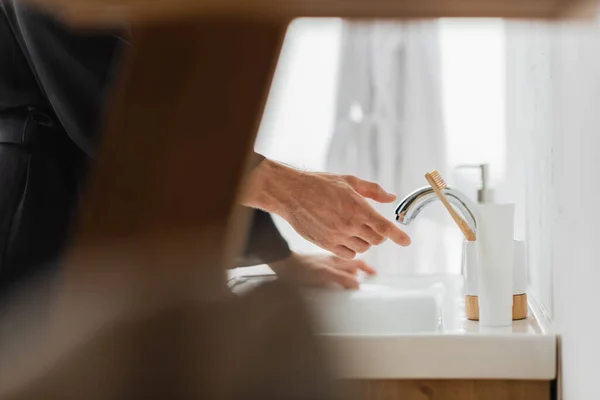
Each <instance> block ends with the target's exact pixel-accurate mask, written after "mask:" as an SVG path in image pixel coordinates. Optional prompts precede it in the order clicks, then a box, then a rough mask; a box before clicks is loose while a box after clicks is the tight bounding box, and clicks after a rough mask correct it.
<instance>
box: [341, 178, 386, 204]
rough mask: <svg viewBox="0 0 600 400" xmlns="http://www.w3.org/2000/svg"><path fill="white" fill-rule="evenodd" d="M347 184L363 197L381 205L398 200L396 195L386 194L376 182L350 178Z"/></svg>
mask: <svg viewBox="0 0 600 400" xmlns="http://www.w3.org/2000/svg"><path fill="white" fill-rule="evenodd" d="M347 182H348V184H349V185H350V186H352V188H353V189H354V190H356V191H357V192H358V193H359V194H360V195H361V196H363V197H366V198H368V199H373V200H375V201H378V202H379V203H391V202H392V201H395V200H396V195H395V194H392V193H388V192H386V191H385V190H384V189H383V188H382V187H381V186H379V185H378V184H376V183H374V182H368V181H363V180H362V179H358V178H356V177H353V176H351V177H348V178H347Z"/></svg>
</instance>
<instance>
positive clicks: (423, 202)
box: [395, 186, 477, 233]
mask: <svg viewBox="0 0 600 400" xmlns="http://www.w3.org/2000/svg"><path fill="white" fill-rule="evenodd" d="M442 191H443V192H444V194H445V195H446V198H447V199H448V201H449V202H450V204H452V205H454V206H456V208H458V211H459V212H460V213H461V214H462V216H463V218H465V220H466V221H467V223H468V224H469V226H470V227H471V229H473V232H475V233H477V220H476V219H475V215H474V214H473V212H472V211H471V210H475V206H474V205H473V203H472V202H471V201H470V200H469V198H468V197H467V195H465V194H464V193H462V192H460V191H458V190H456V189H451V188H448V187H447V188H445V189H442ZM436 200H438V201H439V197H438V196H437V195H436V194H435V192H434V191H433V189H432V188H431V187H429V186H425V187H422V188H420V189H417V190H415V191H414V192H412V193H411V194H409V195H408V196H406V197H405V198H404V199H403V200H402V201H401V202H400V204H398V207H396V211H395V214H396V221H398V222H399V223H401V224H403V225H409V224H410V223H411V222H413V221H414V220H415V218H417V216H418V215H419V213H420V212H421V211H423V209H424V208H425V207H427V206H428V205H429V204H431V203H433V202H434V201H436Z"/></svg>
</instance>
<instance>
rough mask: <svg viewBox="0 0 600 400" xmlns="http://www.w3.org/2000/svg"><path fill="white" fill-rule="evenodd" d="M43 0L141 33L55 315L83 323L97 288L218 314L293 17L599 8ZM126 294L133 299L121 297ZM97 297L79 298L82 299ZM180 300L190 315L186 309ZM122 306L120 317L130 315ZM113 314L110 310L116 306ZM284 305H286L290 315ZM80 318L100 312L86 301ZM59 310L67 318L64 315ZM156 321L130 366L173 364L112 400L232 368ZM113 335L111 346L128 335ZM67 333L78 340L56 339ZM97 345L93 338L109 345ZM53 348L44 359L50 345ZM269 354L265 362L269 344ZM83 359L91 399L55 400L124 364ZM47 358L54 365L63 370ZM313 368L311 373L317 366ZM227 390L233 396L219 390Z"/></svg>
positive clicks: (510, 394) (488, 391)
mask: <svg viewBox="0 0 600 400" xmlns="http://www.w3.org/2000/svg"><path fill="white" fill-rule="evenodd" d="M29 1H30V2H31V3H35V4H37V5H38V6H41V7H44V8H45V9H47V10H49V11H50V12H54V13H56V14H57V15H58V16H59V17H60V18H62V19H64V20H65V21H67V22H69V23H71V24H73V25H78V26H80V27H86V28H89V27H95V28H97V27H108V26H110V27H123V26H126V27H128V28H131V32H132V34H133V38H132V43H133V46H132V47H131V48H130V49H129V54H127V63H126V67H125V68H124V70H123V71H121V79H120V82H119V83H120V84H119V87H118V90H117V91H116V96H115V98H114V101H113V102H112V107H111V108H110V110H112V112H111V113H110V116H109V119H108V123H107V129H106V132H105V134H104V135H103V137H102V141H101V145H100V148H99V151H98V162H97V165H96V170H95V172H94V174H93V180H92V182H91V184H90V188H89V191H88V194H87V200H86V203H85V205H84V210H83V212H82V217H81V224H80V229H79V232H78V235H77V239H76V241H75V243H74V247H73V249H72V252H71V254H70V257H69V259H68V263H69V265H68V266H69V268H68V270H67V274H66V282H67V284H66V288H67V291H68V290H71V292H70V296H69V295H66V297H64V302H62V303H61V302H60V301H59V302H58V305H57V306H56V307H53V310H54V312H55V314H53V317H48V324H49V325H50V326H54V325H60V324H63V326H71V325H72V326H77V324H79V325H81V322H79V321H77V320H76V317H75V316H74V317H73V318H72V319H71V320H69V317H68V316H65V315H63V314H64V313H68V312H70V311H69V310H71V309H72V306H73V304H72V303H73V300H74V299H80V297H77V296H82V295H83V294H86V295H87V296H88V297H89V296H92V295H93V294H96V295H97V296H98V298H97V299H88V300H89V302H90V304H95V301H96V300H99V299H100V300H103V299H104V298H103V296H105V294H106V293H110V298H111V301H112V303H111V304H112V306H115V307H123V308H128V307H131V306H132V304H133V305H135V304H137V305H139V304H145V305H148V304H154V305H156V307H157V309H160V307H161V303H165V304H167V303H172V302H173V299H174V298H177V299H178V301H179V302H180V303H182V304H183V303H185V302H186V301H189V302H190V303H194V304H195V306H197V304H198V303H201V304H204V305H206V306H207V307H209V309H210V310H213V309H214V307H213V308H210V307H212V306H211V304H213V303H211V301H213V300H214V296H218V294H219V293H221V290H222V289H225V279H224V273H223V270H224V268H225V267H227V266H228V265H230V263H231V261H232V259H233V256H234V254H235V253H236V252H237V251H239V249H240V248H241V246H242V245H243V243H244V239H245V231H246V229H245V226H246V225H245V224H246V222H247V221H246V218H244V216H243V215H242V214H239V213H234V211H233V210H234V205H235V201H236V197H237V195H238V185H239V183H240V181H241V180H242V179H243V177H244V173H245V172H246V170H247V166H248V165H249V162H248V160H249V154H250V151H251V149H252V145H253V142H254V137H255V134H256V132H257V129H258V125H259V122H260V117H261V115H262V111H263V107H264V102H265V99H266V96H267V93H268V90H269V87H270V83H271V78H272V75H273V71H274V68H275V63H276V60H277V57H278V54H279V51H280V48H281V43H282V40H283V36H284V33H285V30H286V27H287V25H288V23H289V21H291V20H292V19H293V18H296V17H304V16H332V17H353V18H364V17H367V18H377V17H381V18H424V17H443V16H456V17H514V18H556V17H561V16H568V15H582V16H590V15H593V14H594V10H595V5H596V2H595V1H591V0H256V1H253V0H29ZM69 288H70V289H69ZM73 293H76V295H73ZM188 295H189V296H188ZM115 298H117V299H119V301H114V299H115ZM69 299H70V300H69ZM96 303H97V302H96ZM85 304H87V303H86V302H85V301H81V300H78V304H77V305H78V306H80V307H85ZM103 304H104V303H103ZM261 304H263V305H266V304H269V305H273V302H272V301H271V300H270V299H269V298H268V296H267V298H263V299H261V300H260V301H258V302H257V303H255V304H254V306H255V307H257V308H260V306H261ZM290 304H293V301H291V303H290ZM162 305H164V304H162ZM61 307H63V308H61ZM106 307H108V306H106ZM148 307H149V306H147V308H146V311H147V309H148ZM181 307H183V309H186V310H187V308H186V307H184V305H181ZM202 307H203V306H202ZM202 307H201V308H202ZM282 307H283V306H282ZM202 309H203V310H204V308H202ZM210 310H209V311H206V310H205V311H206V312H205V313H204V314H203V313H200V314H198V313H194V312H185V313H175V314H173V316H172V317H170V318H171V319H169V321H171V323H172V324H173V325H174V326H178V327H185V326H188V325H190V326H203V323H204V324H209V323H213V322H214V321H217V320H219V319H220V318H226V315H225V314H219V313H216V314H215V313H214V312H212V311H210ZM292 310H293V308H292ZM112 311H113V312H114V313H115V315H117V314H118V310H112ZM103 312H104V314H103V315H104V317H106V313H107V311H106V310H103ZM281 312H282V313H283V314H285V310H283V311H281ZM61 313H62V314H61ZM80 313H81V314H85V310H83V311H80ZM59 314H60V315H61V318H60V321H62V322H60V324H59V323H58V322H56V320H52V318H54V317H55V316H56V315H59ZM88 314H89V313H88ZM87 317H88V319H89V318H90V317H89V315H87ZM298 318H299V319H302V317H300V316H299V317H298ZM132 319H133V320H135V318H133V317H132ZM152 321H155V322H149V323H148V324H146V325H144V324H142V325H139V324H130V325H127V331H126V333H122V334H121V335H122V336H123V337H124V338H126V339H127V340H125V339H124V340H125V341H123V342H119V343H120V344H122V346H121V347H119V349H120V351H119V356H123V357H125V354H123V352H128V351H129V352H131V354H130V357H128V358H127V359H130V360H131V365H130V366H131V368H138V367H139V368H142V369H143V368H147V367H148V366H149V365H150V364H149V363H148V362H146V361H148V358H147V357H148V354H149V353H148V351H150V352H151V354H154V355H157V356H160V357H163V358H164V359H166V360H170V361H171V362H172V364H169V365H166V364H165V365H161V368H162V369H163V370H164V371H166V372H168V373H166V374H165V376H164V377H163V379H162V380H161V381H148V380H145V381H143V382H142V381H125V380H124V378H119V379H120V380H118V381H119V383H120V385H121V386H120V387H119V388H117V387H114V388H113V389H114V390H113V391H110V393H111V395H110V396H108V397H102V398H131V397H123V396H124V395H126V394H127V393H136V391H135V390H133V391H132V390H131V386H133V385H147V387H145V388H144V389H145V390H147V393H152V389H153V385H155V386H156V385H158V386H157V387H163V388H169V387H173V385H175V384H176V383H177V382H178V381H185V382H188V383H189V382H192V381H193V380H194V379H196V380H197V381H198V385H202V384H203V383H202V382H204V383H206V382H208V381H210V379H211V377H212V378H214V379H216V381H215V380H213V381H215V382H217V381H218V379H219V378H220V377H219V376H217V377H214V376H212V375H211V374H212V372H211V371H208V370H203V372H202V373H203V374H204V375H199V376H191V375H190V371H189V370H188V369H186V364H185V363H180V360H179V359H178V358H174V357H165V356H166V355H168V354H170V353H169V350H168V348H165V349H162V348H160V346H161V345H165V346H168V345H169V343H172V342H173V341H176V343H177V348H178V349H180V350H181V349H186V348H193V349H194V352H193V353H192V354H195V355H197V356H199V357H202V356H203V354H204V355H207V354H208V355H210V357H213V358H214V359H216V360H218V359H219V354H221V352H222V351H223V348H224V347H223V346H227V344H226V343H220V345H221V346H222V347H218V346H212V345H210V344H209V342H200V343H199V341H198V338H197V337H192V336H190V335H186V334H184V333H181V334H177V335H175V334H173V330H172V329H165V326H164V324H163V322H161V321H163V320H161V319H156V320H152ZM294 323H297V324H298V326H305V324H303V323H302V322H301V321H300V322H298V321H296V322H294V321H292V322H290V325H289V327H293V324H294ZM69 324H71V325H69ZM161 324H162V325H161ZM291 330H292V331H293V329H291ZM83 331H85V329H82V332H83ZM148 331H151V332H156V335H155V336H152V337H150V338H149V337H148V336H147V335H145V332H148ZM57 332H58V331H57ZM74 332H75V331H71V333H72V334H74ZM306 335H308V332H306ZM57 336H59V335H58V334H57ZM138 337H146V338H147V342H144V343H141V344H140V343H137V338H138ZM296 339H297V340H300V339H299V338H296ZM15 340H16V342H15V343H14V345H15V346H26V344H24V343H19V342H18V338H15ZM106 340H107V342H106V343H109V344H110V345H111V346H112V343H114V340H116V339H114V338H113V339H110V338H109V339H106ZM129 342H131V343H132V345H131V346H132V347H131V346H129V345H128V343H129ZM57 343H62V346H65V348H64V349H62V348H55V347H54V348H53V346H58V344H57ZM86 343H87V346H88V347H90V346H94V343H96V342H95V341H93V340H90V341H89V342H86ZM98 343H104V342H103V341H100V342H98ZM136 343H137V344H136ZM216 343H219V342H218V341H217V342H216ZM260 343H261V346H263V347H262V348H264V349H268V348H269V347H268V346H269V343H268V342H266V341H263V342H260ZM134 344H135V345H134ZM37 345H38V346H46V347H47V348H48V349H51V350H52V351H53V352H54V353H61V352H64V353H65V354H64V355H63V356H62V359H65V360H70V357H71V356H73V355H72V354H69V351H71V350H72V349H71V348H69V347H68V343H65V341H64V340H63V341H62V342H60V341H57V342H52V337H49V338H48V342H47V343H45V342H44V343H37ZM293 345H294V343H291V344H290V346H293ZM98 346H99V347H98V348H97V349H95V348H79V350H78V351H79V352H80V354H88V353H93V354H96V356H98V357H100V358H102V356H103V354H102V352H101V349H102V347H100V345H98ZM157 346H158V347H157ZM198 346H203V347H198ZM121 349H122V352H121ZM259 349H260V348H259ZM52 351H51V352H50V353H52ZM203 351H204V352H203ZM181 353H182V354H184V352H183V351H182V352H181ZM40 354H41V355H40V357H42V355H43V354H46V352H44V351H42V352H40ZM256 354H257V356H260V352H257V353H256ZM75 356H78V354H75ZM74 359H75V360H79V359H78V358H77V357H75V358H74ZM273 360H276V361H273V362H274V363H275V362H279V363H281V365H284V364H283V363H284V362H285V359H284V358H273ZM80 361H81V364H78V363H74V364H73V365H72V366H71V367H72V368H73V371H77V372H78V373H79V374H81V375H82V376H85V377H88V378H89V377H91V378H90V379H89V380H82V381H81V383H80V384H79V385H78V386H77V388H78V391H79V393H78V395H79V397H77V396H76V395H77V393H71V394H72V395H73V396H71V397H69V396H63V397H55V398H82V397H83V398H95V397H93V396H92V397H90V394H91V393H97V394H98V395H100V393H98V392H97V391H96V389H97V385H98V382H96V381H95V380H94V377H97V374H95V370H94V369H95V368H96V369H102V368H103V369H104V370H106V371H114V369H112V366H111V365H109V364H106V365H104V364H102V365H100V364H94V363H92V362H85V361H86V359H85V358H84V359H82V360H80ZM307 362H308V361H307ZM36 363H38V364H39V363H42V360H41V359H40V360H36ZM36 365H37V364H36ZM128 365H129V364H128ZM76 366H77V367H76ZM47 368H52V364H49V365H48V366H47ZM303 368H305V370H306V369H309V365H308V364H307V365H304V366H303ZM7 370H10V371H11V372H14V373H16V374H17V373H18V374H19V379H21V380H22V381H23V382H29V383H31V384H32V386H31V387H36V388H37V389H38V390H39V391H38V392H37V393H45V387H46V389H48V390H50V389H51V388H53V387H57V386H52V385H58V387H61V388H63V389H64V390H66V391H68V390H70V389H69V388H72V387H73V386H71V385H70V382H69V379H70V378H69V376H68V374H63V375H61V374H57V375H56V379H54V380H53V382H52V385H50V384H47V385H46V386H44V384H43V382H44V381H43V380H42V381H40V382H37V383H38V384H39V385H35V384H34V383H35V382H36V374H37V372H36V369H35V368H33V369H31V370H30V369H28V366H27V365H25V364H23V363H22V365H20V369H19V370H18V371H17V370H15V369H14V368H12V369H7ZM67 370H70V369H65V371H67ZM270 370H277V365H270ZM28 371H31V372H30V376H28V373H29V372H28ZM285 371H287V372H289V375H290V376H291V374H293V373H294V372H293V369H289V370H288V369H285ZM38 372H39V371H38ZM47 372H48V371H47ZM49 375H52V373H51V371H50V373H49ZM111 376H112V375H111ZM3 378H4V379H7V380H8V379H9V377H7V376H4V377H3ZM15 379H16V378H15ZM115 379H117V378H115ZM168 379H172V380H171V381H169V380H168ZM219 382H220V381H219ZM221 383H223V384H224V385H225V383H227V382H225V381H223V382H221ZM104 384H108V385H110V384H111V383H110V382H109V383H107V382H104ZM353 385H354V387H355V389H354V390H353V393H354V394H358V395H359V398H363V399H372V400H380V399H386V400H387V399H407V400H413V399H415V400H416V399H429V400H438V399H439V400H445V399H461V400H462V399H472V400H479V399H486V400H493V399H498V400H504V399H511V400H521V399H523V400H524V399H527V400H538V399H539V400H542V399H544V400H545V399H547V398H548V395H547V394H548V393H549V386H548V384H545V383H527V382H524V383H513V382H460V381H457V382H447V381H440V382H433V381H431V382H411V381H406V382H402V381H396V382H358V383H353ZM225 386H226V385H225ZM0 389H2V388H0ZM46 392H47V393H50V394H52V392H48V391H47V390H46ZM86 392H87V393H86ZM137 393H139V392H137ZM51 397H52V396H51ZM15 398H36V397H27V396H17V397H15ZM37 398H39V397H37ZM172 398H175V397H172ZM180 398H182V397H180ZM212 398H222V397H219V396H218V395H216V394H215V396H213V397H212ZM240 398H241V397H240Z"/></svg>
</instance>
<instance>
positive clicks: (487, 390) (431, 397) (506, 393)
mask: <svg viewBox="0 0 600 400" xmlns="http://www.w3.org/2000/svg"><path fill="white" fill-rule="evenodd" d="M340 385H341V394H342V395H341V398H343V399H344V400H346V399H348V400H550V399H551V382H545V381H506V380H497V381H493V380H380V381H376V380H365V381H359V380H357V381H345V382H342V383H341V384H340Z"/></svg>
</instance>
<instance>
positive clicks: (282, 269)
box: [269, 253, 375, 289]
mask: <svg viewBox="0 0 600 400" xmlns="http://www.w3.org/2000/svg"><path fill="white" fill-rule="evenodd" d="M269 266H270V267H271V269H273V271H275V273H276V274H277V275H278V276H279V277H280V278H282V279H287V280H290V281H293V282H296V283H299V284H303V285H309V286H327V285H329V284H332V283H337V284H339V285H341V286H343V287H344V288H346V289H356V288H358V280H357V279H356V274H357V273H358V271H359V270H360V271H364V272H366V273H367V274H369V275H375V270H374V269H373V268H371V267H370V266H369V265H367V263H365V262H364V261H362V260H343V259H341V258H338V257H335V256H329V255H301V254H297V253H292V255H291V256H290V257H288V258H286V259H285V260H282V261H278V262H275V263H272V264H269Z"/></svg>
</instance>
